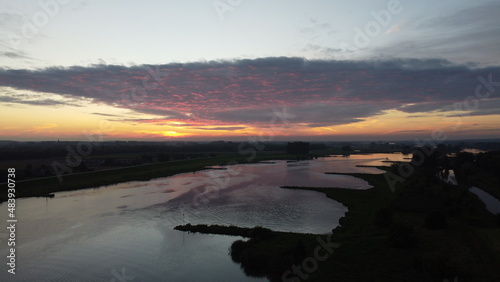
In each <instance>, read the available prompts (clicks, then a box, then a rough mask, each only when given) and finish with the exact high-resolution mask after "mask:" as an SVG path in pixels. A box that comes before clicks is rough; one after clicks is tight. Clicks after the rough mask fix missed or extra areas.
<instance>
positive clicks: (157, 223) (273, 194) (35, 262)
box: [0, 154, 404, 281]
mask: <svg viewBox="0 0 500 282" xmlns="http://www.w3.org/2000/svg"><path fill="white" fill-rule="evenodd" d="M403 157H404V156H403V155H400V154H373V155H352V156H350V157H348V158H344V157H341V156H332V157H327V158H320V159H318V160H310V161H298V162H286V161H274V162H266V163H259V164H245V165H232V166H225V167H214V168H212V169H208V170H205V171H199V172H196V173H184V174H179V175H175V176H172V177H166V178H158V179H153V180H150V181H145V182H126V183H120V184H116V185H110V186H105V187H96V188H90V189H84V190H78V191H69V192H59V193H55V197H54V198H51V199H48V198H25V199H18V200H17V206H16V218H17V220H18V221H17V223H16V253H15V254H16V274H15V275H12V274H9V273H7V266H6V264H5V263H4V264H3V265H4V267H3V270H2V271H1V272H0V281H266V280H265V279H262V278H252V277H247V276H245V274H244V273H243V271H242V270H241V269H240V266H239V264H236V263H234V262H233V261H231V258H230V256H229V255H228V249H229V247H230V245H231V243H232V242H234V241H235V240H237V239H238V237H233V236H223V235H202V234H193V233H186V232H180V231H175V230H173V227H174V226H175V225H178V224H183V223H192V224H198V223H206V224H214V223H216V224H225V225H230V224H233V225H237V226H242V227H253V226H257V225H259V226H263V227H267V228H271V229H273V230H277V231H293V232H300V233H315V234H326V233H329V232H331V230H332V228H335V227H336V226H337V225H338V220H339V218H340V217H342V216H343V215H344V214H345V212H346V211H347V208H346V207H345V206H343V205H342V204H340V203H338V202H336V201H334V200H331V199H328V198H327V197H325V195H324V194H322V193H318V192H314V191H304V190H289V189H282V188H279V187H280V186H283V185H291V186H315V187H342V188H350V189H368V188H370V187H371V186H370V185H369V184H368V183H367V182H366V181H364V180H361V179H358V178H355V177H352V176H346V175H334V174H325V172H365V173H381V171H380V170H378V169H376V168H371V167H357V166H356V165H384V164H385V165H388V164H390V163H387V162H385V163H382V162H381V161H384V160H389V159H390V160H393V161H401V160H403ZM0 210H3V211H4V212H1V213H0V214H1V219H2V220H3V222H4V224H5V227H7V226H8V225H7V223H6V220H7V205H6V203H2V204H0ZM2 229H3V230H6V229H5V228H2ZM7 236H8V234H7V231H3V233H1V232H0V240H1V242H0V253H1V255H2V257H3V258H4V261H5V262H7V258H6V256H7V255H9V250H8V246H7ZM7 279H9V280H7Z"/></svg>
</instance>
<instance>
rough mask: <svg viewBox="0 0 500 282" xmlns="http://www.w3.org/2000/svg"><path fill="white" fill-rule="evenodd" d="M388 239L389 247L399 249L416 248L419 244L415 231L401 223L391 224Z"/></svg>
mask: <svg viewBox="0 0 500 282" xmlns="http://www.w3.org/2000/svg"><path fill="white" fill-rule="evenodd" d="M388 239H389V244H390V245H391V246H393V247H396V248H401V249H411V248H416V247H418V244H419V240H418V237H417V235H416V234H415V230H413V228H412V227H410V226H408V225H406V224H403V223H394V224H392V226H391V229H390V231H389V237H388Z"/></svg>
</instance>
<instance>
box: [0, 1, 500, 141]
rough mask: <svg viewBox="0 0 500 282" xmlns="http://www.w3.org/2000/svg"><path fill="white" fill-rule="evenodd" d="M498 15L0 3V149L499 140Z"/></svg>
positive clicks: (335, 6)
mask: <svg viewBox="0 0 500 282" xmlns="http://www.w3.org/2000/svg"><path fill="white" fill-rule="evenodd" d="M498 15H500V2H499V1H461V0H453V1H451V0H448V1H411V0H400V1H396V0H383V1H373V0H370V1H368V0H365V1H362V0H358V1H330V0H325V1H303V0H300V1H299V0H291V1H290V0H288V1H284V0H282V1H264V0H252V1H250V0H240V1H238V0H215V1H214V0H193V1H180V0H179V1H160V0H158V1H98V0H93V1H92V0H90V1H83V0H64V1H63V0H59V1H57V0H41V1H16V0H7V1H6V0H3V1H1V3H0V120H1V123H0V140H19V141H21V140H86V139H87V138H89V137H88V136H90V135H100V136H103V140H104V141H113V140H158V141H160V140H247V139H248V138H252V137H255V136H260V140H269V141H271V140H298V139H301V140H332V141H335V140H375V141H377V140H414V139H430V138H431V136H432V134H433V133H432V132H433V131H434V132H435V131H437V130H439V131H440V132H442V133H443V134H444V135H445V136H446V138H448V139H464V138H466V139H472V138H500V48H499V46H500V17H499V16H498Z"/></svg>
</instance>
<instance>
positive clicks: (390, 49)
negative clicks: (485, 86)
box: [373, 2, 500, 66]
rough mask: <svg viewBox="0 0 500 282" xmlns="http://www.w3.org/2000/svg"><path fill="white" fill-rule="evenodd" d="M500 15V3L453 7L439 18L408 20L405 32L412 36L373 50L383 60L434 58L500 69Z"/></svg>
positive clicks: (443, 12)
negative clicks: (499, 49)
mask: <svg viewBox="0 0 500 282" xmlns="http://www.w3.org/2000/svg"><path fill="white" fill-rule="evenodd" d="M430 14H431V13H430ZM499 14H500V3H498V2H490V3H487V4H482V5H480V6H476V7H467V8H465V9H461V10H453V9H452V8H451V7H450V9H448V10H447V11H442V12H440V13H438V14H437V15H434V14H433V16H428V17H420V18H418V19H413V20H412V21H410V20H406V21H405V22H404V28H405V32H407V33H408V34H412V36H411V37H406V36H400V37H398V38H400V39H395V40H396V41H391V42H390V43H389V44H387V45H384V46H381V47H380V48H376V49H374V50H373V53H374V54H378V55H381V56H384V57H394V56H395V57H421V58H425V57H428V56H429V54H432V56H434V57H440V58H446V59H448V60H452V61H454V62H460V63H468V62H472V63H479V64H481V65H483V66H490V65H497V64H499V63H500V59H499V58H498V46H499V45H500V36H498V34H500V21H499V17H498V15H499ZM401 27H402V26H399V24H398V25H396V26H394V27H392V28H391V29H390V30H389V31H396V30H398V31H399V29H400V28H401ZM393 29H394V30H393Z"/></svg>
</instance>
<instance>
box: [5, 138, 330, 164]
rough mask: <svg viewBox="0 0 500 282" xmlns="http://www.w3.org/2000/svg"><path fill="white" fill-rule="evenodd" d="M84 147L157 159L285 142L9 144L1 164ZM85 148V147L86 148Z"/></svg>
mask: <svg viewBox="0 0 500 282" xmlns="http://www.w3.org/2000/svg"><path fill="white" fill-rule="evenodd" d="M82 143H87V145H90V146H91V148H92V154H91V155H94V156H96V155H117V154H149V155H151V154H154V155H158V156H160V157H162V156H167V155H185V154H193V153H207V154H208V153H214V152H218V153H238V152H239V151H241V150H244V149H246V148H249V147H257V146H258V147H257V148H258V150H259V151H267V152H270V151H272V152H285V151H286V150H287V142H259V143H258V144H254V143H250V142H231V141H214V142H177V143H173V142H140V141H137V142H135V141H115V142H93V143H90V142H85V141H81V142H52V141H51V142H8V143H4V144H0V145H1V146H0V160H4V161H5V160H25V159H46V158H62V157H65V156H66V155H67V154H68V149H67V148H68V146H69V147H70V148H72V149H73V150H76V148H77V146H78V144H82ZM306 144H307V146H308V148H309V149H311V150H322V149H326V148H327V146H326V145H325V144H322V143H313V144H310V145H309V143H306ZM87 147H88V146H87Z"/></svg>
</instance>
